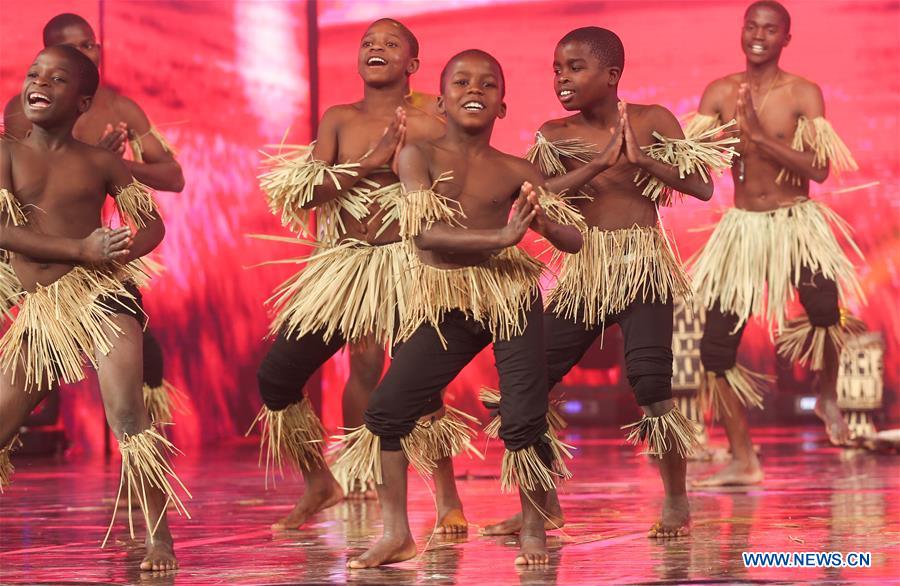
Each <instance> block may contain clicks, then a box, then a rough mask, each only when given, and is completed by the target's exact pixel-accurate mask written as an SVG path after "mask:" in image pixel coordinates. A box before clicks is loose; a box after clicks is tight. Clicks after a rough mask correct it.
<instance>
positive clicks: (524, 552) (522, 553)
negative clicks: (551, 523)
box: [516, 531, 550, 566]
mask: <svg viewBox="0 0 900 586" xmlns="http://www.w3.org/2000/svg"><path fill="white" fill-rule="evenodd" d="M548 563H550V554H549V553H547V536H546V534H544V532H543V531H540V532H529V531H521V534H520V535H519V555H518V556H516V565H517V566H542V565H545V564H548Z"/></svg>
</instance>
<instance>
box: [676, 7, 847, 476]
mask: <svg viewBox="0 0 900 586" xmlns="http://www.w3.org/2000/svg"><path fill="white" fill-rule="evenodd" d="M790 27H791V20H790V15H789V14H788V12H787V10H785V8H784V6H782V5H781V4H779V3H778V2H771V1H765V2H755V3H753V4H751V5H750V6H749V7H748V8H747V10H746V12H745V14H744V25H743V32H742V33H741V41H742V42H741V46H742V48H743V51H744V55H745V57H746V61H747V64H746V70H745V71H744V72H742V73H735V74H732V75H729V76H727V77H724V78H722V79H719V80H716V81H714V82H712V83H711V84H710V85H709V87H707V88H706V91H705V92H704V93H703V98H702V99H701V102H700V108H699V111H698V114H697V116H696V117H695V118H694V119H693V120H692V121H691V122H690V124H689V125H688V127H687V132H688V133H689V134H698V133H703V132H704V131H707V130H708V129H710V128H713V127H715V126H717V125H718V124H719V121H721V120H731V119H733V118H736V119H737V124H738V127H739V129H740V137H741V157H740V159H739V161H738V163H737V165H735V167H734V168H733V169H732V176H733V177H734V205H735V207H734V208H732V209H730V210H729V211H728V212H726V214H725V215H724V216H723V217H722V219H721V221H720V222H719V224H718V226H716V229H715V231H714V232H713V234H712V236H710V239H709V241H708V242H707V243H706V244H705V245H704V247H703V249H702V250H701V251H700V252H699V253H698V255H697V257H696V260H695V262H694V263H693V267H692V273H693V280H694V290H695V292H696V295H697V300H698V301H699V302H700V303H701V304H702V306H703V308H704V309H705V311H706V325H705V328H704V332H703V339H702V340H701V344H700V358H701V361H702V363H703V367H704V369H705V370H706V373H707V380H706V385H705V387H704V388H703V389H701V392H702V393H703V396H704V397H705V399H706V401H707V403H708V404H709V405H710V406H711V407H712V409H713V412H714V413H715V414H717V415H719V416H720V417H721V418H722V420H723V423H724V426H725V431H726V433H727V434H728V441H729V444H730V445H731V451H732V455H733V458H732V461H731V463H730V464H729V465H728V466H726V467H725V468H724V469H723V470H721V471H720V472H719V473H718V474H715V475H713V476H711V477H710V478H707V479H705V480H701V481H699V482H697V483H696V485H699V486H720V485H729V484H754V483H757V482H760V481H762V478H763V473H762V469H761V468H760V465H759V460H758V458H757V456H756V453H755V451H754V450H753V444H752V441H751V439H750V432H749V429H748V425H747V418H746V415H745V413H744V408H745V407H750V406H756V407H761V406H762V398H761V396H760V394H759V392H760V390H761V387H762V382H761V381H760V380H759V379H760V378H761V377H760V376H759V375H756V376H754V374H753V373H751V372H750V371H748V370H746V369H744V368H742V367H741V366H739V365H737V363H736V358H737V351H738V346H739V344H740V341H741V335H742V334H743V330H744V326H745V325H746V323H747V320H748V319H749V318H750V316H751V315H764V316H765V319H766V321H767V322H768V324H769V329H770V332H772V333H774V334H776V336H777V339H776V348H777V350H778V352H779V354H781V355H783V356H785V357H787V358H789V359H790V360H791V361H796V362H799V363H801V364H803V365H808V366H809V367H810V368H811V369H812V370H813V371H815V372H817V373H818V374H819V377H818V391H819V399H818V402H817V403H816V414H817V415H818V416H819V417H820V418H821V419H822V420H823V421H824V422H825V429H826V431H827V433H828V437H829V438H830V440H831V441H832V442H833V443H835V444H843V443H845V442H846V441H847V440H848V439H849V435H850V431H849V429H848V427H847V424H846V423H845V422H844V419H843V416H842V415H841V412H840V410H839V409H838V406H837V372H838V356H839V355H840V351H841V347H842V345H843V343H844V341H845V339H846V336H847V334H848V333H851V332H853V331H859V330H861V329H862V327H863V326H862V323H861V322H859V321H858V320H856V319H855V318H853V317H852V316H849V315H847V314H845V313H844V312H843V310H842V309H840V303H841V301H842V300H844V299H845V298H846V297H847V296H848V294H849V295H851V296H855V297H857V298H860V299H862V298H863V292H862V290H861V288H860V285H859V283H858V281H857V279H856V274H855V272H854V269H853V265H852V263H851V262H850V260H849V259H848V258H847V256H846V255H845V254H844V252H843V251H842V250H841V247H840V244H839V243H838V241H837V239H836V238H835V235H834V233H833V231H832V228H831V226H830V225H829V224H833V225H834V226H835V227H836V228H837V229H838V231H839V232H840V233H841V234H842V235H843V237H844V238H846V239H847V241H848V243H849V244H850V246H851V247H852V248H853V250H854V251H855V252H856V253H857V254H860V257H861V256H862V255H861V253H860V252H859V249H858V248H857V247H856V245H855V244H854V243H853V241H852V240H851V239H850V233H849V228H848V226H847V225H846V224H845V223H844V222H843V221H842V220H841V219H840V218H839V217H838V216H837V215H836V214H835V213H834V212H833V211H832V210H830V209H829V208H828V207H826V206H825V205H824V204H822V203H820V202H816V201H812V200H810V199H809V182H810V181H816V182H819V183H821V182H823V181H825V179H826V178H827V177H828V171H829V165H831V166H833V168H834V169H835V170H836V171H845V170H849V169H856V168H857V167H856V163H855V162H854V160H853V158H852V157H851V155H850V152H849V151H848V150H847V147H846V146H845V145H844V143H843V142H842V141H841V140H840V138H839V137H838V136H837V134H835V132H834V130H833V129H832V128H831V125H830V124H829V123H828V121H827V120H826V119H825V104H824V101H823V99H822V91H821V90H820V89H819V86H817V85H816V84H814V83H812V82H810V81H808V80H805V79H803V78H801V77H799V76H797V75H794V74H791V73H787V72H785V71H783V70H782V69H781V68H780V67H779V65H778V62H779V59H780V57H781V52H782V50H783V49H784V47H786V46H787V45H788V43H789V42H790V40H791V35H790ZM795 288H796V290H797V293H798V294H799V297H800V303H801V304H802V305H803V308H804V309H805V310H806V317H804V318H802V319H798V320H793V321H787V309H788V304H789V301H790V300H791V299H793V296H794V289H795ZM764 292H765V293H764Z"/></svg>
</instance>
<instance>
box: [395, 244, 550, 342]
mask: <svg viewBox="0 0 900 586" xmlns="http://www.w3.org/2000/svg"><path fill="white" fill-rule="evenodd" d="M543 268H544V265H543V264H542V263H541V262H540V261H538V260H536V259H534V258H532V257H531V256H529V255H528V254H527V253H526V252H525V251H523V250H521V249H520V248H518V247H516V246H511V247H509V248H504V249H503V250H501V251H499V252H498V253H497V254H495V255H493V256H492V257H491V258H489V259H488V260H486V261H485V262H483V263H482V264H479V265H475V266H471V267H463V268H458V269H439V268H436V267H432V266H430V265H426V264H424V263H422V262H421V260H419V259H418V258H415V259H414V260H413V269H412V273H411V277H410V278H411V282H412V283H413V287H412V288H411V290H410V294H409V301H408V306H407V307H408V308H409V311H407V314H406V315H405V316H404V323H403V326H402V328H401V333H400V335H399V339H400V341H403V340H405V339H407V338H408V337H409V336H411V335H412V334H413V332H415V331H416V329H417V328H418V327H419V326H420V325H422V324H423V323H429V324H431V325H432V326H434V327H435V328H436V329H437V331H438V336H440V338H441V343H442V344H445V345H446V340H444V338H443V336H441V333H440V329H439V324H440V322H441V321H442V320H443V318H444V315H445V314H446V313H448V312H450V311H452V310H454V309H459V310H461V311H463V312H465V313H467V314H468V315H469V317H471V319H473V320H474V321H476V322H478V323H480V324H481V325H483V326H484V327H485V328H487V329H488V330H489V331H490V332H491V334H492V335H493V337H494V340H498V339H499V340H509V339H510V338H513V337H515V336H517V335H521V333H522V332H523V331H524V329H525V324H526V319H525V314H526V311H527V310H528V307H529V305H530V304H531V302H532V299H533V298H534V296H535V294H536V293H537V291H538V285H539V281H540V277H541V272H542V271H543Z"/></svg>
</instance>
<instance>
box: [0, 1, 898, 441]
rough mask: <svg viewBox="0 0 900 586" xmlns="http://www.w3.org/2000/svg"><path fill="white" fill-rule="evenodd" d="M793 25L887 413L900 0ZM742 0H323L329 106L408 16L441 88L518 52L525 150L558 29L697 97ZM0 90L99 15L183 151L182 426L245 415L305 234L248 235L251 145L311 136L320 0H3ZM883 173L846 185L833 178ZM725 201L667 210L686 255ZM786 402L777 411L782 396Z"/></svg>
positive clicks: (720, 59)
mask: <svg viewBox="0 0 900 586" xmlns="http://www.w3.org/2000/svg"><path fill="white" fill-rule="evenodd" d="M786 5H787V7H788V8H789V10H790V11H791V14H792V17H793V25H792V28H793V30H792V33H793V41H792V43H791V45H790V46H789V47H788V48H787V50H786V52H785V56H784V59H783V66H784V68H785V69H787V70H789V71H792V72H795V73H798V74H800V75H803V76H805V77H808V78H810V79H812V80H814V81H816V82H817V83H819V84H820V85H821V87H822V89H823V91H824V94H825V99H826V104H827V109H828V117H829V118H830V119H831V121H832V122H833V124H834V125H835V127H836V128H837V130H838V131H839V132H840V133H841V135H842V136H843V137H844V139H845V140H846V142H847V144H848V145H849V146H850V148H851V150H852V151H853V153H854V155H855V156H856V159H857V161H858V162H859V164H860V167H861V170H860V172H859V173H855V174H853V175H847V176H845V177H842V178H840V179H838V178H835V177H832V178H830V179H829V180H828V182H827V183H826V184H825V185H822V186H814V192H813V195H814V197H818V198H821V199H822V200H823V201H825V202H827V203H828V204H829V205H831V206H833V207H834V208H835V209H836V210H837V211H838V213H840V214H841V215H842V216H843V217H844V218H845V219H846V220H847V221H848V222H850V224H851V225H852V226H853V227H854V228H855V230H856V238H857V242H858V243H859V244H860V247H861V248H862V250H863V251H864V253H865V254H866V257H867V265H866V266H864V267H861V268H860V271H861V279H862V283H863V287H864V289H865V291H866V293H867V295H868V296H869V305H868V306H864V307H852V309H853V310H854V311H857V312H858V313H859V314H860V315H861V316H862V317H863V318H864V319H865V320H866V322H867V323H868V324H869V326H870V327H871V328H872V329H875V330H880V331H882V332H883V333H884V336H885V340H886V343H887V354H886V365H885V366H886V368H885V375H886V383H887V388H888V391H887V392H886V397H885V403H886V406H887V407H888V409H889V411H890V416H891V419H892V420H895V421H896V420H897V419H898V417H900V406H898V402H897V399H896V394H895V392H896V388H897V384H898V376H897V375H898V371H900V369H898V364H900V361H898V358H897V346H898V342H900V335H898V332H900V310H898V307H897V302H898V290H900V269H898V261H897V258H898V253H900V206H898V204H897V203H896V201H897V199H896V197H895V195H894V194H896V193H898V182H900V181H898V176H900V154H898V148H900V147H898V141H897V138H896V137H897V134H898V130H900V129H898V104H900V102H898V95H900V91H898V90H900V73H898V69H897V59H898V57H900V39H898V35H897V34H896V31H897V30H898V25H900V4H898V3H897V2H851V1H842V2H839V1H833V2H824V1H823V2H790V1H788V2H786ZM745 6H746V2H716V3H708V2H693V3H692V2H675V1H673V2H662V1H660V2H603V3H599V2H565V3H560V2H543V1H538V2H501V3H498V2H486V1H464V2H461V1H453V0H431V1H429V2H413V1H409V0H393V1H387V2H356V1H351V0H344V1H327V0H326V1H321V2H318V7H317V8H318V14H319V18H318V26H319V35H320V36H319V74H320V79H321V87H320V89H319V104H320V110H321V111H324V109H325V108H327V107H328V106H331V105H333V104H335V103H343V102H348V101H352V100H354V99H356V98H358V97H359V96H360V95H361V88H360V82H359V79H358V77H357V75H356V65H355V64H356V49H357V43H358V40H359V37H360V36H361V34H362V32H363V30H364V29H365V26H366V24H367V23H368V22H370V21H371V20H373V19H375V18H378V17H381V16H393V17H397V18H401V19H402V20H403V21H404V22H405V23H406V24H408V25H409V27H410V28H411V29H412V30H413V32H414V33H415V34H416V35H417V36H418V37H419V41H420V44H421V47H422V51H421V58H422V64H423V65H422V69H421V71H420V73H419V74H417V75H416V77H415V78H414V79H413V87H414V88H415V89H417V90H419V91H426V92H432V93H435V92H436V91H437V88H438V74H439V72H440V69H441V67H442V66H443V64H444V62H445V61H446V60H447V59H448V58H449V57H450V56H451V55H452V54H454V53H456V52H457V51H460V50H462V49H466V48H471V47H478V48H481V49H485V50H487V51H489V52H491V53H493V54H494V55H496V56H497V57H498V58H499V59H500V61H501V63H502V64H503V66H504V68H505V70H506V77H507V85H508V88H507V102H508V104H509V115H508V117H507V118H506V119H505V120H503V121H501V122H499V124H498V125H497V129H496V140H495V144H496V145H497V146H498V147H500V148H502V149H505V150H507V151H509V152H514V153H523V152H524V151H525V149H526V148H527V146H528V144H529V142H530V141H531V137H532V134H533V132H534V130H535V129H537V128H538V127H539V126H540V124H541V123H542V122H543V121H545V120H547V119H548V118H552V117H558V116H561V115H563V113H564V112H563V110H562V109H561V108H560V107H559V105H558V103H557V101H556V99H555V97H554V95H553V91H552V70H551V61H552V54H553V48H554V46H555V44H556V41H557V40H558V39H559V38H560V37H561V36H562V35H563V34H565V33H566V32H567V31H569V30H570V29H572V28H576V27H579V26H585V25H589V24H591V25H598V26H603V27H606V28H610V29H612V30H614V31H616V32H617V33H618V34H619V35H620V36H621V37H622V40H623V41H624V44H625V49H626V65H625V73H624V77H623V80H622V83H621V86H620V87H621V97H622V98H623V99H625V100H628V101H633V102H643V103H660V104H663V105H664V106H666V107H668V108H670V109H671V110H673V111H674V112H675V113H676V114H678V115H681V114H686V113H689V112H691V111H693V110H694V109H695V108H696V106H697V103H698V101H699V97H700V94H701V92H702V91H703V89H704V87H705V86H706V84H707V83H709V82H710V81H712V80H713V79H715V78H717V77H720V76H722V75H725V74H727V73H730V72H733V71H738V70H740V69H741V68H742V66H743V60H742V54H741V51H740V47H739V34H740V27H741V16H742V14H743V10H744V7H745ZM0 11H2V15H0V80H2V81H0V97H2V98H3V99H4V100H5V99H6V98H7V97H8V96H11V95H13V94H14V93H16V92H17V91H19V88H20V86H21V80H22V79H23V78H24V74H25V71H26V69H27V67H28V65H29V63H30V62H31V59H32V58H33V56H34V55H35V54H36V53H37V51H38V50H39V49H40V45H41V34H40V33H41V28H42V26H43V24H44V23H45V22H46V21H47V20H48V19H49V18H50V17H52V16H53V15H55V14H58V13H60V12H76V13H78V14H81V15H82V16H84V17H85V18H87V20H88V21H90V22H91V24H92V25H93V26H94V27H95V29H96V30H97V31H98V33H101V32H102V35H103V36H102V39H101V40H102V42H103V45H104V64H103V67H102V69H103V77H104V82H105V83H108V84H111V85H113V86H115V87H117V88H119V89H120V90H121V91H122V92H123V93H125V94H126V95H128V96H130V97H132V98H134V99H135V100H137V101H138V103H140V104H141V105H142V106H143V108H144V109H145V111H146V112H147V113H148V115H149V116H150V117H151V118H152V119H153V120H154V121H155V122H156V124H157V125H158V126H159V127H160V128H161V129H162V130H163V131H164V133H165V134H166V135H167V136H168V137H169V138H170V139H171V141H172V142H173V143H174V144H175V145H176V147H177V148H178V150H179V153H180V154H179V161H180V162H181V164H182V165H183V167H184V169H185V176H186V179H187V187H186V189H185V191H184V193H182V194H178V195H175V194H166V193H163V194H160V198H159V199H160V201H161V204H162V208H163V211H164V213H165V220H166V224H167V228H168V232H167V238H166V241H165V242H164V244H163V245H162V247H161V249H160V251H159V253H158V254H159V257H160V260H162V261H163V262H164V264H165V265H166V267H167V269H168V270H167V272H166V274H165V275H164V276H162V277H161V278H160V279H158V280H157V282H156V284H155V285H154V286H153V288H152V290H150V291H149V292H148V293H147V295H146V300H147V309H148V313H149V314H150V316H151V326H152V328H153V329H154V331H155V332H156V333H157V335H158V336H159V338H160V340H161V341H162V343H163V346H164V348H165V350H166V360H167V366H166V370H167V377H168V378H169V379H171V380H172V381H173V382H174V383H175V384H176V385H178V386H179V387H181V388H182V389H184V390H185V391H186V392H187V394H188V395H189V397H190V399H191V410H192V411H191V413H190V414H181V415H179V416H178V417H177V419H176V422H177V425H176V426H175V428H174V430H173V433H174V435H175V436H176V438H177V440H178V441H179V443H180V444H181V445H185V446H190V445H191V444H197V443H200V442H208V441H213V440H217V439H220V438H228V437H234V436H237V435H239V434H241V433H243V432H244V430H245V429H246V428H247V426H249V425H250V422H251V421H252V419H253V414H254V412H255V410H256V409H257V408H258V406H259V400H258V395H257V392H256V384H255V369H256V365H257V364H258V362H259V360H260V359H261V357H262V355H263V353H264V351H265V349H266V347H267V343H266V342H264V340H263V337H264V335H265V332H266V326H267V317H266V313H265V311H264V309H263V301H264V300H265V299H266V298H267V297H268V295H269V293H270V291H271V290H272V288H273V287H274V286H275V285H276V284H277V283H278V282H280V280H282V279H283V278H285V277H287V276H288V274H289V271H290V269H288V268H286V267H277V266H269V267H260V268H249V267H252V266H253V265H256V264H258V263H260V262H263V261H265V260H270V259H276V258H284V257H287V256H291V255H294V254H296V253H298V250H297V249H296V247H290V246H285V245H276V244H271V243H266V242H262V241H259V240H251V239H248V238H247V235H248V234H253V233H270V234H281V233H284V232H283V231H282V230H281V229H280V227H279V226H278V223H277V221H275V219H274V218H272V217H271V216H270V215H269V214H268V212H267V210H266V206H265V203H264V201H263V199H262V196H261V194H260V193H259V191H258V189H257V187H256V181H255V177H256V173H257V163H258V161H259V155H258V149H259V148H260V147H261V146H263V145H265V144H268V143H273V142H277V141H279V140H280V139H281V137H282V135H283V134H284V132H285V131H286V130H287V129H288V128H290V129H291V132H290V139H291V141H292V142H300V141H308V140H309V139H310V136H309V135H310V128H309V114H310V113H309V108H310V95H309V91H310V90H309V81H308V77H309V75H308V74H309V72H308V56H307V46H308V41H307V38H308V37H307V34H308V29H307V18H306V13H307V5H306V2H303V1H277V0H273V1H268V2H250V1H247V2H241V1H213V0H202V1H199V0H198V1H195V0H180V1H175V0H171V1H156V2H154V1H135V0H107V1H105V2H98V1H96V0H95V1H74V0H73V1H68V2H62V1H58V0H44V1H42V2H26V1H21V0H2V2H0ZM871 181H878V182H879V185H878V186H877V187H872V188H868V189H865V190H860V191H853V192H851V193H847V194H843V195H841V194H833V193H832V192H834V191H835V190H838V189H842V188H846V187H852V186H855V185H861V184H864V183H868V182H871ZM730 204H731V182H730V179H729V178H722V179H720V180H718V181H717V183H716V195H715V196H714V198H713V201H712V202H711V203H708V204H704V203H702V202H699V201H695V200H689V201H686V202H685V203H683V204H681V205H679V206H676V207H675V208H671V209H666V210H664V212H663V216H664V221H665V224H666V226H667V227H668V228H669V229H671V230H672V231H673V232H674V234H675V237H676V241H677V244H678V247H679V249H680V252H681V254H682V256H683V257H684V258H687V257H688V256H689V255H690V254H692V253H693V252H694V251H695V250H697V248H698V247H699V246H700V244H701V243H702V242H703V241H704V239H705V238H706V237H707V235H708V232H707V231H702V229H704V228H706V227H709V226H710V225H712V224H713V223H714V222H715V221H716V219H717V217H718V215H719V214H720V212H721V211H722V210H723V209H724V208H726V207H727V206H729V205H730ZM741 359H742V360H743V361H746V362H748V363H749V364H751V365H753V366H754V367H756V368H757V369H761V370H768V371H771V370H772V368H773V351H772V348H771V345H770V342H769V341H768V338H767V336H765V335H764V334H763V332H762V330H761V329H760V328H758V327H752V328H751V329H749V330H748V333H747V335H746V336H745V342H744V345H743V347H742V351H741ZM492 364H493V362H492V358H491V356H490V355H489V353H488V354H485V355H482V356H480V357H479V359H478V360H477V361H476V362H475V363H474V364H473V365H472V366H470V367H469V368H468V369H467V370H466V371H465V372H464V373H463V375H462V376H461V377H460V378H459V379H458V380H457V381H456V382H455V383H454V384H453V385H452V387H451V388H450V393H451V395H452V396H455V400H456V401H457V402H459V403H462V404H463V406H466V407H469V408H473V409H474V408H476V402H475V400H474V394H475V391H476V389H477V388H478V387H479V386H480V385H481V384H483V383H493V382H495V375H494V373H493V368H492ZM346 375H347V362H346V358H345V357H338V358H337V359H335V360H334V361H332V362H331V363H330V364H329V365H328V366H327V367H326V368H325V369H324V373H323V393H322V395H323V407H324V419H325V422H326V424H327V425H328V426H329V427H331V428H335V427H337V426H338V425H340V391H341V389H342V386H343V382H344V380H345V378H346ZM618 376H619V373H618V372H617V370H616V369H612V370H610V371H586V370H585V371H580V370H576V372H574V373H573V374H572V375H571V377H570V378H571V380H570V382H575V383H577V384H596V383H598V382H604V381H609V380H615V379H617V378H618ZM94 385H95V383H94V382H93V381H89V382H88V383H85V384H83V385H79V386H78V387H77V388H68V389H64V390H63V393H64V413H65V418H66V424H67V426H68V428H69V433H70V436H71V437H72V438H73V439H74V440H75V445H76V447H77V448H79V449H87V450H95V449H96V448H97V447H98V446H99V445H101V444H102V434H103V424H102V421H103V416H102V412H101V408H100V401H99V398H98V396H97V393H96V391H95V389H94ZM772 416H773V417H777V415H776V414H773V415H772Z"/></svg>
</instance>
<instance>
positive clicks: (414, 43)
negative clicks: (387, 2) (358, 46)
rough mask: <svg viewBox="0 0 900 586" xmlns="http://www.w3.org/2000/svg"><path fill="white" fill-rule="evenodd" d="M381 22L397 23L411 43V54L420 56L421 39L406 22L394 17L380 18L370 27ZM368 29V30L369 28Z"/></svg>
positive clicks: (407, 40)
mask: <svg viewBox="0 0 900 586" xmlns="http://www.w3.org/2000/svg"><path fill="white" fill-rule="evenodd" d="M380 22H389V23H391V24H393V25H396V26H397V28H399V29H400V34H402V35H403V36H404V38H406V42H407V43H409V54H410V55H412V56H413V57H418V56H419V39H417V38H416V35H414V34H413V33H412V31H411V30H409V28H408V27H407V26H406V25H405V24H403V23H402V22H400V21H399V20H395V19H393V18H379V19H378V20H376V21H375V22H373V23H372V24H370V25H369V28H372V27H373V26H375V25H376V24H378V23H380ZM366 30H367V31H368V30H369V29H366Z"/></svg>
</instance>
